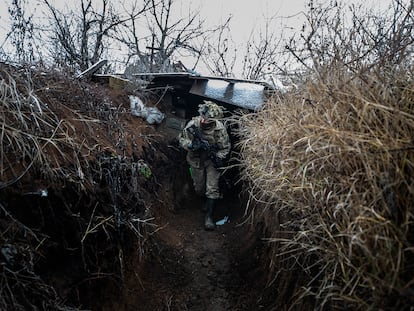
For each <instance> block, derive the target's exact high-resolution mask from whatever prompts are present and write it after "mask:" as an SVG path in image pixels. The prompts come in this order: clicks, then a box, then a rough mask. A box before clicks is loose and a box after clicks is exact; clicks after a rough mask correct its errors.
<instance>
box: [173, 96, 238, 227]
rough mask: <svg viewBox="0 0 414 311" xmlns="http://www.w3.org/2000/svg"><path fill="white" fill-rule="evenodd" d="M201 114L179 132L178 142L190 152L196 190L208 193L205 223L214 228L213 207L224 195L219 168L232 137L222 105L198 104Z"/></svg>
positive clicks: (225, 156) (211, 103)
mask: <svg viewBox="0 0 414 311" xmlns="http://www.w3.org/2000/svg"><path fill="white" fill-rule="evenodd" d="M198 112H199V114H200V115H199V116H197V117H194V118H192V120H190V121H189V122H188V123H187V125H186V126H185V128H184V130H183V131H182V133H181V134H180V135H179V143H180V145H181V147H182V148H184V149H185V150H186V151H187V152H188V153H187V162H188V164H190V167H191V171H192V179H193V185H194V190H195V192H196V193H197V194H198V195H200V196H204V195H205V196H206V197H207V201H206V207H205V210H206V216H205V222H204V227H205V229H206V230H213V229H214V227H215V224H214V222H213V219H212V214H213V209H214V207H215V205H216V201H217V199H219V198H220V197H221V193H220V189H219V178H220V174H221V173H220V171H219V168H220V167H222V166H223V165H224V161H225V159H226V158H227V157H228V155H229V153H230V139H229V136H228V134H227V130H226V127H225V125H224V124H223V123H222V122H221V121H220V120H219V119H222V118H223V117H224V114H223V108H222V107H221V106H218V105H217V104H215V103H213V102H211V101H204V104H202V105H199V109H198Z"/></svg>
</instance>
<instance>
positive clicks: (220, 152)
mask: <svg viewBox="0 0 414 311" xmlns="http://www.w3.org/2000/svg"><path fill="white" fill-rule="evenodd" d="M230 149H231V145H230V137H229V135H228V133H227V130H226V128H225V127H224V126H223V128H221V129H220V131H218V134H217V157H219V158H221V159H225V158H227V156H228V155H229V153H230Z"/></svg>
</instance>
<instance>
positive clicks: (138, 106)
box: [129, 95, 165, 124]
mask: <svg viewBox="0 0 414 311" xmlns="http://www.w3.org/2000/svg"><path fill="white" fill-rule="evenodd" d="M129 100H130V102H131V113H132V115H134V116H137V117H142V118H144V119H145V120H146V121H147V122H148V123H149V124H154V123H156V124H160V123H161V122H162V120H164V117H165V115H164V114H163V113H162V112H161V111H159V110H158V108H156V107H145V105H144V103H143V102H142V101H141V99H139V98H138V97H137V96H132V95H131V96H129Z"/></svg>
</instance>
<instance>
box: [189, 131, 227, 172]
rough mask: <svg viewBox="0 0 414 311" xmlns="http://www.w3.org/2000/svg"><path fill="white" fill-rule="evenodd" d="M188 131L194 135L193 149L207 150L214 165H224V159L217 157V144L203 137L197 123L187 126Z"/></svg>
mask: <svg viewBox="0 0 414 311" xmlns="http://www.w3.org/2000/svg"><path fill="white" fill-rule="evenodd" d="M187 131H188V132H189V133H190V134H191V135H192V136H193V141H192V142H191V145H192V150H195V151H196V150H200V149H201V150H204V151H207V154H208V157H209V158H210V160H211V161H212V162H213V165H214V167H216V168H218V167H222V166H223V164H224V163H223V160H222V159H221V158H219V157H217V151H218V148H217V144H214V145H210V144H209V142H208V141H207V140H205V139H203V138H202V136H201V132H200V129H199V128H198V127H197V126H195V124H193V125H191V126H190V127H188V128H187Z"/></svg>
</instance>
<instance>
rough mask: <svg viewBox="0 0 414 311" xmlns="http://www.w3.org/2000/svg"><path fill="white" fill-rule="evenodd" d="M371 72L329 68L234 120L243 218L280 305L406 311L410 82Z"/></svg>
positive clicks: (413, 124)
mask: <svg viewBox="0 0 414 311" xmlns="http://www.w3.org/2000/svg"><path fill="white" fill-rule="evenodd" d="M376 69H378V70H379V71H374V70H371V71H367V72H365V73H364V74H361V75H358V74H352V73H350V72H349V71H347V70H346V68H343V67H341V66H339V65H337V66H336V67H335V66H334V65H331V66H329V67H327V68H326V71H325V72H324V75H320V76H318V77H315V76H311V75H310V76H309V77H308V79H307V80H306V81H304V83H303V85H301V86H300V88H299V90H293V91H291V92H289V93H287V94H285V95H284V96H281V97H274V98H273V99H272V100H271V101H270V102H269V104H268V105H267V106H266V108H265V109H264V110H263V111H260V112H258V113H257V114H248V115H244V116H241V118H240V122H241V124H242V126H241V129H240V132H239V134H240V136H241V137H242V140H241V142H240V146H241V156H242V158H243V159H242V167H243V172H242V174H243V177H244V179H245V180H247V181H248V182H249V185H251V189H250V191H249V193H250V198H251V210H250V215H251V218H252V220H253V221H254V222H264V223H265V228H266V239H267V241H268V242H269V243H270V245H271V246H270V247H271V248H272V254H273V255H272V258H270V260H269V269H270V270H272V271H273V274H272V277H271V279H273V278H276V280H278V279H279V280H282V281H284V282H287V285H286V287H289V286H291V288H290V290H289V291H287V292H285V293H283V292H280V293H279V295H280V297H279V298H278V299H280V300H281V301H283V303H284V304H285V305H286V301H290V303H287V305H293V306H294V305H296V306H302V307H304V308H306V307H305V306H306V303H305V301H306V297H309V296H310V297H312V298H313V301H314V305H311V306H310V307H309V306H308V308H310V309H313V308H316V309H324V308H328V309H331V308H347V309H363V310H367V309H379V308H385V309H388V308H397V309H399V310H408V309H410V306H412V304H413V295H412V290H413V289H412V282H413V278H414V269H413V268H414V267H413V265H414V260H413V249H414V248H413V246H414V226H413V220H414V219H413V210H412V206H413V205H412V202H414V180H413V176H414V140H413V133H414V80H413V79H412V75H411V72H409V71H407V70H388V69H386V68H383V67H381V68H376ZM280 288H283V286H282V285H280ZM283 294H285V295H283Z"/></svg>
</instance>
